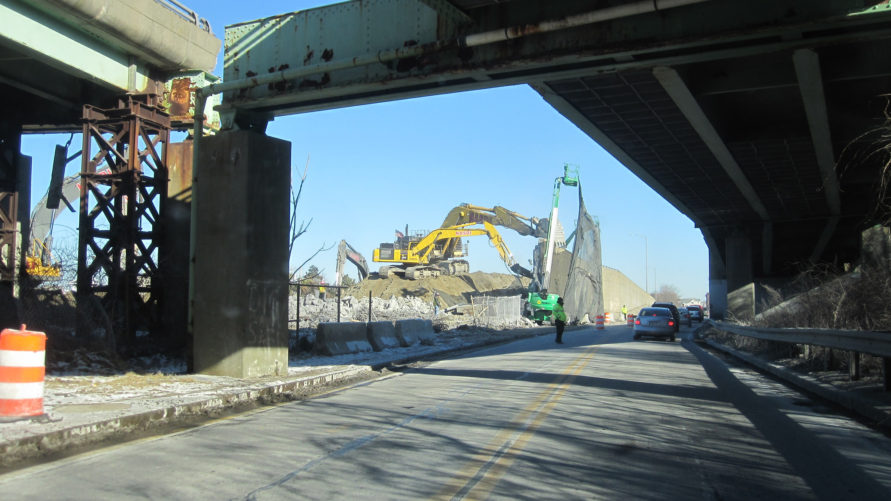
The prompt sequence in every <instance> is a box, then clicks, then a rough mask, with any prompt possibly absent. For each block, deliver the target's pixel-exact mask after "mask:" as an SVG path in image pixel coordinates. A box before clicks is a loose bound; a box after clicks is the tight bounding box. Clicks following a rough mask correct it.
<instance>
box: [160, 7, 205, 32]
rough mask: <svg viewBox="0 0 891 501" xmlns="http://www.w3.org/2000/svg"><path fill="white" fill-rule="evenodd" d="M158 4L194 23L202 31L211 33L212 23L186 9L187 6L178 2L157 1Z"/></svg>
mask: <svg viewBox="0 0 891 501" xmlns="http://www.w3.org/2000/svg"><path fill="white" fill-rule="evenodd" d="M156 1H157V2H158V3H160V4H161V5H163V6H164V7H167V8H168V9H170V10H172V11H173V12H175V13H177V14H179V15H180V16H181V17H182V18H183V19H185V20H186V21H189V22H191V23H194V24H195V26H198V27H199V28H201V29H202V30H204V31H206V32H208V33H210V22H208V20H207V19H204V18H203V17H198V14H197V13H196V12H195V11H194V10H192V9H190V8H188V7H186V6H185V5H183V4H181V3H179V2H177V1H176V0H156Z"/></svg>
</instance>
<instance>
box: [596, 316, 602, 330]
mask: <svg viewBox="0 0 891 501" xmlns="http://www.w3.org/2000/svg"><path fill="white" fill-rule="evenodd" d="M594 325H595V328H596V329H597V330H599V331H602V330H603V315H597V320H595V321H594Z"/></svg>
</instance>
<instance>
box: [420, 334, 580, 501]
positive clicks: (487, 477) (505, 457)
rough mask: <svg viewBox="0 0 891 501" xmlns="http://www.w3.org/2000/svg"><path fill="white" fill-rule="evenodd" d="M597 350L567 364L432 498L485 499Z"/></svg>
mask: <svg viewBox="0 0 891 501" xmlns="http://www.w3.org/2000/svg"><path fill="white" fill-rule="evenodd" d="M596 349H597V347H596V346H595V347H592V348H590V349H589V350H588V351H586V352H585V353H583V354H581V355H579V356H578V357H577V358H576V359H575V360H573V361H572V363H571V364H569V365H568V366H567V367H566V369H564V370H563V372H562V373H561V375H560V378H559V379H558V380H557V381H555V382H553V383H551V384H549V385H548V387H547V388H545V389H544V390H543V391H542V392H541V393H539V394H538V396H537V397H536V398H535V400H534V401H533V402H532V403H530V404H529V405H527V406H526V407H525V408H524V409H523V410H522V411H520V412H519V413H518V414H517V415H516V416H514V418H513V419H512V420H511V422H510V423H508V425H507V426H505V427H504V428H502V429H501V431H499V432H498V434H496V435H495V437H494V438H492V440H491V441H490V442H489V443H488V444H486V446H485V447H483V448H482V449H480V450H479V451H478V452H477V453H476V454H474V455H473V457H472V458H470V460H469V461H467V463H466V464H465V465H464V466H463V467H462V468H461V469H460V470H458V472H457V473H455V475H454V476H453V477H452V478H451V479H450V480H449V481H448V482H447V483H446V484H445V485H444V486H443V488H442V489H441V490H440V491H439V492H438V493H436V495H434V496H433V499H437V500H444V499H449V500H459V499H468V500H475V499H486V498H487V497H488V496H489V494H490V493H491V492H492V489H494V488H495V485H496V484H497V483H498V481H499V480H501V478H502V477H503V476H504V474H505V473H507V470H508V469H510V467H511V465H513V463H514V461H515V460H516V458H517V456H519V454H520V453H521V452H522V451H523V448H524V447H525V446H526V444H527V443H528V442H529V440H530V439H531V438H532V436H533V435H535V431H536V430H537V429H538V428H539V426H541V424H542V423H543V422H544V420H545V418H547V416H548V414H550V413H551V411H552V410H554V407H556V406H557V402H559V401H560V399H561V398H562V397H563V394H564V393H566V390H568V389H569V387H570V386H571V385H572V382H573V381H574V380H575V378H576V376H578V374H579V373H580V372H581V371H582V369H584V368H585V366H586V365H588V362H590V361H591V359H592V358H594V352H595V351H596Z"/></svg>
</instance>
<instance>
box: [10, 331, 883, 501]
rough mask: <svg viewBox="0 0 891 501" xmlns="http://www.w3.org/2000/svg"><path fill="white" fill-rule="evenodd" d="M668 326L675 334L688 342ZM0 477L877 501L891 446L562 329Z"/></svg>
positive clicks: (742, 382)
mask: <svg viewBox="0 0 891 501" xmlns="http://www.w3.org/2000/svg"><path fill="white" fill-rule="evenodd" d="M689 330H690V329H687V328H684V329H683V331H684V332H682V338H689ZM564 340H565V341H566V343H565V344H563V345H557V344H554V342H553V338H552V337H549V336H546V337H538V338H532V339H526V340H522V341H517V342H514V343H511V344H508V345H502V346H498V347H493V348H490V349H486V350H480V351H477V352H474V353H472V354H469V355H467V356H464V357H462V358H457V359H451V360H446V361H441V362H436V363H431V364H426V365H421V366H416V367H411V368H408V369H407V370H405V371H404V372H401V373H397V374H395V375H393V376H389V377H385V378H382V379H379V380H376V381H373V382H369V383H364V384H362V385H358V386H354V387H350V388H346V389H342V390H339V391H334V392H332V393H329V394H327V395H324V396H321V397H318V398H314V399H312V400H308V401H304V402H299V403H289V404H284V405H280V406H277V407H273V408H266V409H262V410H260V411H255V412H251V413H248V414H242V415H239V416H235V417H231V418H228V419H225V420H221V421H217V422H214V423H210V424H208V425H205V426H201V427H199V428H194V429H191V430H188V431H184V432H181V433H177V434H174V435H168V436H164V437H158V438H153V439H148V440H143V441H139V442H131V443H128V444H123V445H119V446H115V447H110V448H106V449H102V450H98V451H94V452H91V453H88V454H84V455H81V456H75V457H71V458H68V459H65V460H61V461H57V462H54V463H50V464H46V465H41V466H37V467H33V468H29V469H25V470H20V471H17V472H14V473H11V474H7V475H5V476H2V477H0V493H2V498H3V499H4V500H10V499H47V498H49V499H90V500H94V499H431V498H432V499H536V500H540V499H562V500H565V499H722V500H724V499H746V500H749V499H827V500H828V499H832V500H841V499H857V500H869V499H891V440H889V439H888V438H886V437H885V436H883V435H881V434H879V433H877V432H874V431H872V430H870V429H868V428H865V427H863V426H862V425H860V424H858V423H857V422H855V421H852V420H851V419H849V418H848V417H845V416H843V415H839V414H836V413H835V412H834V411H833V410H831V409H829V408H826V407H825V406H823V405H822V404H820V403H819V402H814V401H811V400H810V399H808V398H807V397H804V396H802V395H800V394H798V393H796V392H794V391H792V390H790V389H788V388H786V387H785V386H783V385H781V384H779V383H776V382H774V381H772V380H770V379H767V378H765V377H764V376H761V375H759V374H757V373H754V372H752V371H751V370H748V369H745V368H742V367H736V366H729V365H727V364H726V363H725V362H723V361H722V360H720V359H719V358H717V357H716V356H715V355H713V354H711V353H709V352H706V351H703V350H702V349H701V348H700V347H698V346H697V345H695V344H694V343H692V342H691V341H689V340H686V339H685V340H683V341H680V340H679V341H678V342H675V343H670V342H664V341H632V340H631V332H630V329H628V328H626V327H623V326H616V327H610V328H608V329H607V330H606V331H595V330H593V329H592V328H588V329H584V330H575V331H568V332H567V333H566V334H565V335H564Z"/></svg>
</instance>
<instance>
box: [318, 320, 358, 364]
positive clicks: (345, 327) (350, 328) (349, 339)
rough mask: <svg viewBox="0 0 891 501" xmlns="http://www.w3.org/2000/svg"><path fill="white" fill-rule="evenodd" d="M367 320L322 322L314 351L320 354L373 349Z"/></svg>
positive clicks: (339, 353)
mask: <svg viewBox="0 0 891 501" xmlns="http://www.w3.org/2000/svg"><path fill="white" fill-rule="evenodd" d="M372 350H373V348H372V347H371V343H369V342H368V325H367V324H366V323H365V322H341V323H335V322H329V323H321V324H319V327H318V328H317V329H316V342H315V344H314V345H313V351H314V352H315V353H318V354H320V355H329V356H331V355H343V354H345V353H359V352H362V351H372Z"/></svg>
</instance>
